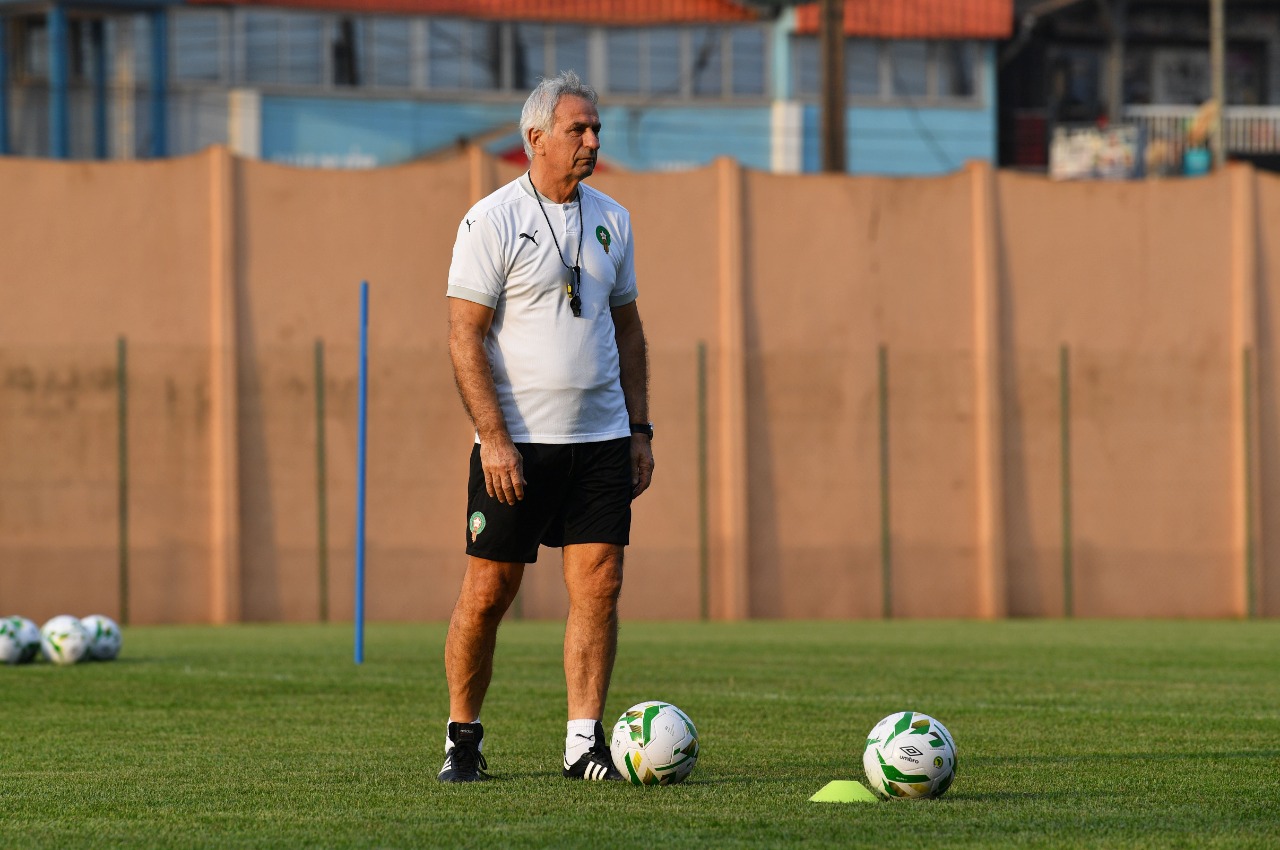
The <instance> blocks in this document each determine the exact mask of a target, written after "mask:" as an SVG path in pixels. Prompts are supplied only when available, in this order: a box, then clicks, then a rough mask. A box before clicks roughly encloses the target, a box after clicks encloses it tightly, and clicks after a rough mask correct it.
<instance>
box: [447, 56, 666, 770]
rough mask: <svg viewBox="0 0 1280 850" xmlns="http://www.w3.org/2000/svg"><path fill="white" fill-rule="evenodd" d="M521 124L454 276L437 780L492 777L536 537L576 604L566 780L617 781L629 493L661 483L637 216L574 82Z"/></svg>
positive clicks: (568, 641)
mask: <svg viewBox="0 0 1280 850" xmlns="http://www.w3.org/2000/svg"><path fill="white" fill-rule="evenodd" d="M520 130H521V134H522V136H523V137H524V146H525V151H526V153H528V155H529V160H530V168H529V172H528V173H527V174H524V175H522V176H521V177H520V178H519V179H518V180H515V181H513V182H511V183H509V184H507V185H506V186H504V187H503V188H501V189H499V190H498V191H496V192H494V193H493V194H491V195H489V196H488V197H487V198H485V199H484V200H482V201H480V202H479V203H478V204H476V205H475V206H474V207H472V208H471V209H470V210H468V212H467V214H466V216H464V217H463V220H462V222H461V223H460V224H459V226H458V236H457V241H456V242H455V244H454V251H453V264H452V266H451V267H450V270H449V289H448V296H449V352H450V356H451V357H452V360H453V369H454V377H455V379H456V381H457V384H458V392H459V394H460V395H461V396H462V403H463V405H464V406H465V407H466V410H467V414H468V415H469V416H470V417H471V421H472V423H474V425H475V428H476V442H475V445H474V446H473V448H472V454H471V478H470V482H469V485H468V502H467V525H466V535H467V538H466V540H467V555H468V563H467V571H466V574H465V576H464V577H463V581H462V590H461V593H460V594H459V596H458V601H457V603H456V605H455V607H454V610H453V617H452V618H451V619H450V621H449V635H448V638H447V640H446V642H445V673H446V677H447V679H448V683H449V725H448V731H447V735H446V744H445V747H446V757H445V763H444V767H443V768H442V769H441V771H440V777H439V778H440V780H441V781H443V782H473V781H477V780H483V779H487V778H489V776H488V774H487V773H486V772H485V770H486V769H487V767H488V765H487V763H486V761H485V758H484V756H483V754H482V753H481V744H482V741H483V735H484V730H483V727H482V726H481V725H480V708H481V705H482V703H483V702H484V697H485V693H486V691H487V690H488V687H489V681H490V678H491V676H492V673H493V654H494V647H495V645H496V640H497V632H498V624H499V622H501V620H502V616H503V614H504V613H506V610H507V608H508V606H510V604H511V602H512V600H513V599H514V598H515V595H516V591H517V590H518V589H519V587H520V580H521V578H522V577H523V575H524V568H525V564H527V563H531V562H533V561H535V560H537V552H538V546H539V545H540V544H541V545H548V546H556V547H563V565H564V581H565V586H566V588H567V589H568V595H569V615H568V620H567V622H566V625H565V639H564V669H565V682H566V685H567V689H568V709H569V715H568V716H569V722H568V727H567V730H566V735H565V758H564V770H563V774H564V776H566V777H568V778H571V779H622V776H621V775H620V774H619V773H618V771H617V770H616V768H614V766H613V762H612V759H611V758H610V756H609V742H608V741H607V740H606V739H605V737H604V731H603V726H602V723H601V718H602V717H603V714H604V707H605V699H606V697H607V696H608V691H609V680H610V677H611V676H612V673H613V661H614V655H615V652H616V649H617V641H618V612H617V604H618V594H619V593H620V591H621V589H622V557H623V547H624V546H626V544H627V543H628V542H629V536H630V527H631V500H632V499H634V498H635V497H636V496H639V495H640V494H641V493H643V492H644V491H645V490H646V489H647V488H648V486H649V482H650V480H651V478H652V475H653V451H652V447H651V445H650V441H651V440H652V438H653V426H652V425H651V424H650V423H649V421H648V420H649V398H648V376H649V370H648V361H647V355H646V349H645V337H644V329H643V327H642V325H641V323H640V313H639V311H638V309H637V308H636V281H635V257H634V246H633V242H632V235H631V217H630V214H629V213H628V212H627V211H626V209H624V208H623V207H622V206H621V205H619V204H618V203H617V202H615V201H614V200H612V199H611V198H609V197H608V196H606V195H604V194H602V193H600V192H597V191H595V190H594V189H591V188H590V187H587V186H585V185H581V181H583V180H584V179H586V178H587V177H589V176H591V173H592V172H593V171H594V170H595V164H596V154H597V152H598V151H599V149H600V136H599V134H600V116H599V112H598V111H597V109H596V94H595V92H594V91H593V90H591V89H590V88H589V87H587V86H585V85H584V84H583V83H582V81H581V80H579V79H578V77H577V75H576V74H574V73H573V72H571V71H569V72H564V73H561V74H560V75H558V76H556V77H553V78H551V79H548V80H543V81H542V82H541V83H540V84H539V85H538V87H537V88H535V89H534V91H533V93H532V94H530V96H529V99H528V100H527V101H526V103H525V106H524V110H523V112H522V113H521V119H520Z"/></svg>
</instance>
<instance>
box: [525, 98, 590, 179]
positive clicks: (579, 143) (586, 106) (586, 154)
mask: <svg viewBox="0 0 1280 850" xmlns="http://www.w3.org/2000/svg"><path fill="white" fill-rule="evenodd" d="M537 142H540V143H541V145H542V153H543V154H544V155H545V156H546V165H547V171H548V173H550V174H553V175H557V176H559V175H563V176H565V177H572V178H574V179H575V180H584V179H586V178H588V177H590V176H591V172H593V171H595V169H596V153H597V152H598V151H599V150H600V113H599V112H597V111H596V107H595V105H594V104H592V102H591V101H589V100H587V99H586V98H581V97H574V96H570V95H564V96H563V97H561V98H560V101H559V102H558V103H557V104H556V111H555V113H554V120H553V121H552V124H551V132H550V133H544V134H542V135H541V136H540V137H539V138H538V139H537V140H536V142H535V143H537Z"/></svg>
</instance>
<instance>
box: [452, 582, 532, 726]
mask: <svg viewBox="0 0 1280 850" xmlns="http://www.w3.org/2000/svg"><path fill="white" fill-rule="evenodd" d="M523 577H524V564H521V563H505V562H501V561H489V560H485V559H484V558H475V557H471V558H469V559H468V562H467V572H466V575H465V576H463V579H462V590H461V591H460V592H459V593H458V601H457V603H455V605H454V607H453V616H452V617H451V618H450V619H449V635H448V637H447V638H446V639H445V643H444V670H445V678H446V679H447V680H448V682H449V717H450V719H452V720H454V721H457V722H459V723H470V722H472V721H474V720H475V719H476V718H477V717H479V716H480V708H481V706H482V705H483V704H484V696H485V693H486V692H487V691H488V690H489V681H490V679H492V678H493V652H494V648H495V647H496V646H497V642H498V625H499V624H500V623H501V622H502V616H503V615H504V614H506V613H507V608H509V607H510V606H511V602H512V600H514V599H515V598H516V591H518V590H519V589H520V580H521V579H522V578H523Z"/></svg>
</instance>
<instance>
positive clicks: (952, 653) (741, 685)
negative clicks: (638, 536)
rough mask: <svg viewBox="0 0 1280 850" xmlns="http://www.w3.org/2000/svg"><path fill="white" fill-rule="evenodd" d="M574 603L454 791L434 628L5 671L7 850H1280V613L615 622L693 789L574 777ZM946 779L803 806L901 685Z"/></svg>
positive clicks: (527, 656)
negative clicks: (565, 627)
mask: <svg viewBox="0 0 1280 850" xmlns="http://www.w3.org/2000/svg"><path fill="white" fill-rule="evenodd" d="M561 630H562V626H561V624H559V623H532V622H515V623H510V624H507V625H505V626H504V627H503V630H502V632H501V635H500V639H499V654H498V664H497V670H496V673H495V678H494V686H493V688H492V690H491V691H490V694H489V701H488V703H487V705H486V707H485V712H484V717H483V720H484V722H485V727H486V731H487V740H486V744H485V753H486V755H487V757H488V760H489V766H490V769H491V772H493V773H494V774H496V776H497V777H498V779H499V780H500V781H495V782H489V783H481V784H476V785H465V786H442V785H440V784H439V783H437V782H436V780H435V774H436V771H437V770H438V769H439V767H440V762H441V759H442V747H443V735H444V720H445V714H446V711H447V698H446V693H445V689H444V681H443V664H442V661H441V655H442V646H443V640H444V627H443V625H441V624H425V625H383V624H376V625H373V626H371V627H370V630H369V632H368V635H367V639H366V660H365V664H364V665H363V666H362V667H356V666H355V665H354V664H353V663H352V660H351V629H350V627H349V626H346V625H343V626H338V625H332V626H284V625H262V626H237V627H225V628H207V627H150V628H133V629H127V630H126V631H125V648H124V652H123V653H122V656H121V658H120V659H119V660H117V661H114V662H108V663H91V664H80V665H77V666H75V667H70V668H55V667H53V666H52V665H49V664H45V663H40V664H35V665H27V666H23V667H0V695H2V696H3V700H2V701H0V705H2V706H3V717H4V722H3V723H2V724H0V846H3V847H15V848H40V847H49V848H53V847H57V848H74V847H93V848H106V847H129V848H149V847H208V848H234V847H252V848H265V847H323V848H330V847H333V848H338V847H351V848H371V847H555V848H560V847H584V848H588V847H589V848H595V847H610V848H613V847H684V846H690V847H762V848H763V847H791V846H798V847H850V846H862V847H875V848H898V847H901V848H913V850H916V848H933V847H1108V848H1110V847H1117V848H1118V847H1124V848H1129V847H1152V848H1157V847H1159V848H1166V847H1187V848H1200V847H1232V848H1242V847H1280V622H1275V621H1264V622H1239V623H1236V622H1207V623H1206V622H1176V623H1175V622H1093V621H1075V622H1060V621H1011V622H999V623H973V622H960V623H957V622H888V623H880V622H853V623H831V622H824V623H780V622H765V623H746V624H657V623H642V624H624V627H623V632H622V638H621V647H620V650H619V658H618V665H617V670H616V673H615V676H614V687H613V693H612V694H611V696H610V700H609V703H610V704H609V714H610V717H608V718H606V726H608V725H609V721H610V720H612V719H614V718H615V717H616V715H617V714H619V713H621V712H622V711H623V710H624V709H626V708H627V707H628V706H630V705H631V704H633V703H635V702H639V701H641V700H644V699H654V698H659V699H665V700H669V701H671V702H674V703H676V704H677V705H679V706H680V707H681V708H683V709H685V710H686V711H687V712H688V713H689V715H690V716H691V717H692V718H693V720H694V722H695V723H696V724H697V726H698V729H699V732H700V735H701V740H702V756H701V760H700V761H699V764H698V766H697V769H696V770H695V771H694V773H693V775H692V776H691V777H690V779H689V781H688V782H687V783H686V784H684V785H678V786H671V787H667V788H650V789H646V788H635V787H631V786H627V785H622V784H620V783H609V784H604V783H576V782H569V781H566V780H563V779H561V778H560V776H559V769H560V765H559V761H560V755H561V747H562V744H563V740H564V684H563V678H562V673H561V666H560V638H561ZM907 708H910V709H913V710H917V711H923V712H926V713H929V714H932V715H934V716H935V717H937V718H938V719H939V720H941V721H942V722H943V723H945V724H947V726H948V727H949V729H950V730H951V732H952V734H953V735H954V736H955V739H956V745H957V748H958V751H959V775H958V778H957V780H956V783H955V785H954V786H953V787H952V788H951V790H950V791H949V792H948V794H947V795H946V796H945V797H944V798H942V799H940V800H937V801H925V802H913V801H894V802H884V803H877V804H830V803H811V802H808V798H809V797H810V796H811V795H812V794H814V793H815V792H816V791H817V790H818V789H820V788H821V787H822V786H823V785H825V784H826V783H827V782H828V781H830V780H833V779H859V780H861V779H862V778H863V776H862V767H861V756H862V748H863V742H864V738H865V735H866V733H867V731H868V730H870V728H871V727H872V725H873V724H874V723H875V722H876V721H877V720H879V719H880V718H881V717H882V716H884V715H886V714H889V713H891V712H893V711H897V710H901V709H907Z"/></svg>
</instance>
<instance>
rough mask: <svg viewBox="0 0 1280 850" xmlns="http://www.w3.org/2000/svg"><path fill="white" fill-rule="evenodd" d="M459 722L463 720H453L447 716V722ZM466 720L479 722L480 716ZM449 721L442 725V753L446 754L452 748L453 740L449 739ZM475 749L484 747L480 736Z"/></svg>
mask: <svg viewBox="0 0 1280 850" xmlns="http://www.w3.org/2000/svg"><path fill="white" fill-rule="evenodd" d="M461 722H463V721H460V720H454V719H453V718H452V717H450V718H449V723H461ZM466 722H468V723H479V722H480V718H479V717H477V718H476V719H475V720H469V721H466ZM449 723H446V724H445V725H444V754H445V755H448V754H449V750H452V749H453V741H451V740H450V739H449ZM476 749H477V750H483V749H484V738H481V739H480V743H479V744H477V745H476Z"/></svg>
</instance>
